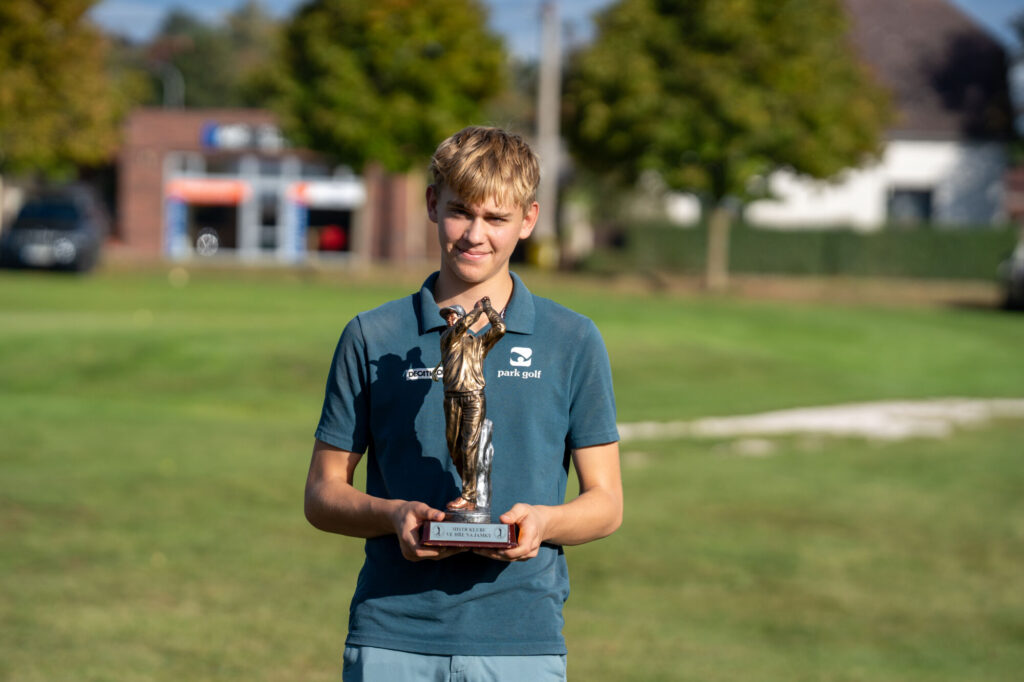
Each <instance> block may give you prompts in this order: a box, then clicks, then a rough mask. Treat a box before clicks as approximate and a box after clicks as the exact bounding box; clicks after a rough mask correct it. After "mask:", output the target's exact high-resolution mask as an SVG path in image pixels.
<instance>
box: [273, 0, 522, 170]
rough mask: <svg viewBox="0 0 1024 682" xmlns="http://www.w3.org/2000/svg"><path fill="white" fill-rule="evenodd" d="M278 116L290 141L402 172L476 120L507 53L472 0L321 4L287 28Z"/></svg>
mask: <svg viewBox="0 0 1024 682" xmlns="http://www.w3.org/2000/svg"><path fill="white" fill-rule="evenodd" d="M282 42H283V46H282V54H281V57H280V59H279V63H280V77H279V78H278V82H279V89H280V92H279V96H278V98H277V102H278V105H277V107H276V108H277V110H278V113H279V114H280V116H281V121H282V126H283V128H284V130H285V132H286V134H287V135H288V137H289V139H291V140H292V141H293V142H295V143H298V144H300V145H303V146H306V147H309V148H311V149H316V150H319V151H322V152H325V153H327V154H330V155H331V156H333V157H334V158H335V159H337V160H338V161H341V162H344V163H346V164H349V165H350V166H352V167H353V168H356V169H361V168H363V167H364V166H365V165H366V164H367V163H368V162H371V161H373V162H379V163H380V164H381V165H382V166H384V167H385V168H387V169H388V170H390V171H404V170H407V169H409V168H410V167H412V166H413V165H414V164H417V163H420V162H422V161H423V160H424V159H426V158H428V157H429V155H430V154H431V153H432V152H433V150H434V148H435V147H436V145H437V143H438V141H439V140H441V139H443V138H444V137H446V136H448V135H450V134H451V133H453V132H455V131H456V130H457V129H459V128H460V127H462V126H464V125H467V124H470V123H473V122H475V121H479V120H480V119H481V118H482V117H483V112H484V109H483V106H484V105H485V103H486V102H487V100H489V99H490V98H492V97H493V96H494V95H496V94H497V93H498V92H500V91H501V88H502V84H503V81H504V75H505V53H504V48H503V46H502V43H501V41H500V40H499V39H498V38H497V37H496V36H495V35H493V34H492V33H490V32H489V31H488V29H487V27H486V16H485V13H484V9H483V7H482V6H481V4H480V3H479V2H477V1H476V0H315V1H313V2H310V3H308V4H306V5H305V6H303V7H302V8H301V9H299V11H298V12H297V13H296V15H295V17H294V18H293V19H292V21H291V23H290V24H289V25H288V26H287V28H286V30H285V35H284V40H283V41H282Z"/></svg>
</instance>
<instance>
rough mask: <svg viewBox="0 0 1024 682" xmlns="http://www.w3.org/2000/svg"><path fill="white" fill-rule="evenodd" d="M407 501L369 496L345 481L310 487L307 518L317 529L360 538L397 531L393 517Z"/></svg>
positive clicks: (330, 481) (308, 489)
mask: <svg viewBox="0 0 1024 682" xmlns="http://www.w3.org/2000/svg"><path fill="white" fill-rule="evenodd" d="M402 503H403V500H387V499H383V498H380V497H374V496H373V495H368V494H366V493H364V492H363V491H361V490H358V489H357V488H355V487H353V486H352V485H350V484H349V483H347V482H345V481H343V480H333V481H332V480H328V481H321V482H319V483H316V484H311V485H309V486H307V488H306V504H305V507H306V519H308V520H309V522H310V523H311V524H312V525H313V526H314V527H316V528H318V529H320V530H323V531H327V532H329V533H339V534H341V535H348V536H351V537H357V538H372V537H377V536H380V535H388V534H391V533H394V532H395V528H394V522H393V521H392V516H393V514H394V512H395V510H396V509H397V508H398V507H399V506H400V505H401V504H402Z"/></svg>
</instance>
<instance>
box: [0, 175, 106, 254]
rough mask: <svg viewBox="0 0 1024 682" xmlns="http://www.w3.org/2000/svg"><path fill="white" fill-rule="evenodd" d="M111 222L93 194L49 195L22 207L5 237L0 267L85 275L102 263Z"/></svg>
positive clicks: (68, 190)
mask: <svg viewBox="0 0 1024 682" xmlns="http://www.w3.org/2000/svg"><path fill="white" fill-rule="evenodd" d="M107 231H108V220H107V218H106V214H105V213H104V211H103V210H102V208H101V207H100V205H99V203H98V202H97V201H96V199H95V198H94V196H93V195H92V193H91V192H89V191H88V190H86V189H85V188H80V187H77V186H72V187H63V188H60V189H55V190H47V191H44V192H41V193H38V194H36V195H34V196H33V197H32V198H30V199H29V200H28V201H27V202H25V204H24V205H23V206H22V207H21V210H20V211H19V212H18V216H17V218H15V220H14V222H13V223H12V224H11V226H10V227H9V228H7V229H5V230H4V232H3V234H2V235H0V264H2V265H4V266H7V267H29V268H53V269H60V270H75V271H78V272H85V271H87V270H90V269H91V268H92V267H93V266H95V265H96V263H97V261H98V260H99V256H100V251H101V249H102V246H103V240H104V239H105V238H106V236H107Z"/></svg>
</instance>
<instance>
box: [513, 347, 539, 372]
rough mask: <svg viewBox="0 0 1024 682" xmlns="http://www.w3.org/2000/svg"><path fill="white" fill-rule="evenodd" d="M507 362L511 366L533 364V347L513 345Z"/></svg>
mask: <svg viewBox="0 0 1024 682" xmlns="http://www.w3.org/2000/svg"><path fill="white" fill-rule="evenodd" d="M508 364H510V365H512V366H513V367H529V366H530V365H531V364H533V349H532V348H524V347H523V346H514V347H513V348H512V357H511V358H509V361H508Z"/></svg>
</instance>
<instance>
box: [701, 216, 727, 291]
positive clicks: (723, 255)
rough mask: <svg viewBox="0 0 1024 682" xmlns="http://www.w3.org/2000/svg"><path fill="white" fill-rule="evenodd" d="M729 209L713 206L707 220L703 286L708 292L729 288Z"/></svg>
mask: <svg viewBox="0 0 1024 682" xmlns="http://www.w3.org/2000/svg"><path fill="white" fill-rule="evenodd" d="M731 222H732V221H731V220H730V216H729V209H728V208H726V207H725V206H723V205H722V204H721V203H719V204H715V207H714V208H713V209H711V216H710V217H709V218H708V250H707V262H706V263H705V266H704V268H705V269H704V285H705V286H706V287H707V289H708V291H711V292H713V293H720V292H722V291H725V290H726V289H727V288H728V287H729V228H730V226H731Z"/></svg>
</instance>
